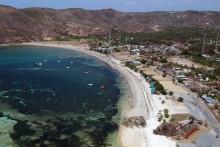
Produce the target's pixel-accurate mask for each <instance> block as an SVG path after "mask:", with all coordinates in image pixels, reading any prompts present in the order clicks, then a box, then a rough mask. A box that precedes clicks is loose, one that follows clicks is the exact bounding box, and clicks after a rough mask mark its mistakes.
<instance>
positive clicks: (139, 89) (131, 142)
mask: <svg viewBox="0 0 220 147" xmlns="http://www.w3.org/2000/svg"><path fill="white" fill-rule="evenodd" d="M24 45H36V46H47V47H57V48H65V49H71V50H75V51H80V52H82V53H86V54H88V55H91V56H94V57H96V58H98V59H100V60H102V61H103V62H105V63H107V64H108V65H110V66H111V67H112V68H113V69H115V70H117V71H118V72H119V73H120V74H121V75H122V76H123V77H124V78H125V80H126V81H127V84H128V86H129V89H127V90H126V93H129V94H131V99H130V101H129V104H128V105H129V106H125V107H126V109H127V110H122V112H123V113H122V116H121V117H122V118H125V117H126V118H128V117H132V116H144V117H145V119H146V120H147V119H148V118H149V117H150V110H149V109H150V108H149V107H148V106H150V104H149V101H148V98H147V93H146V91H145V90H144V89H145V88H146V83H144V81H145V79H144V78H143V77H142V76H141V75H140V74H137V73H135V72H134V71H132V70H130V69H129V68H127V67H124V66H123V65H122V64H121V63H120V61H119V60H116V59H113V58H111V57H108V56H106V55H103V54H100V53H97V52H93V51H90V50H88V46H86V45H70V44H58V43H47V42H46V43H45V42H35V43H24ZM129 94H127V95H129ZM122 109H123V108H122ZM119 140H120V141H119V142H120V143H121V145H120V146H123V147H134V146H137V144H140V145H138V146H139V147H141V146H146V136H145V129H144V128H128V127H125V126H123V125H121V126H120V129H119Z"/></svg>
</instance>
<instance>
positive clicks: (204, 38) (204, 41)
mask: <svg viewBox="0 0 220 147" xmlns="http://www.w3.org/2000/svg"><path fill="white" fill-rule="evenodd" d="M205 43H206V33H205V34H204V37H203V43H202V52H203V53H206V51H205Z"/></svg>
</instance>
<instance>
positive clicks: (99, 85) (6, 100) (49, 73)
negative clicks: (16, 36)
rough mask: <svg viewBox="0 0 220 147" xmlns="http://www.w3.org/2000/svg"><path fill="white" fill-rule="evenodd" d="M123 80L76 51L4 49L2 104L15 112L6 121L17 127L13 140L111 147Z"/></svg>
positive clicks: (0, 69) (1, 59)
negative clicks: (118, 82) (108, 140)
mask: <svg viewBox="0 0 220 147" xmlns="http://www.w3.org/2000/svg"><path fill="white" fill-rule="evenodd" d="M119 79H120V77H119V75H118V74H117V72H116V71H114V70H112V69H111V68H110V67H109V66H108V65H106V64H105V63H103V62H102V61H99V60H98V59H95V58H93V57H90V56H88V55H85V54H82V53H79V52H76V51H71V50H65V49H57V48H48V47H30V46H28V47H27V46H26V47H21V46H20V47H10V48H9V47H8V48H0V103H2V104H5V105H8V106H10V107H8V108H10V109H7V110H1V113H0V117H1V116H7V117H8V118H9V119H13V120H16V121H17V124H16V125H15V126H14V133H11V134H10V136H11V137H12V139H13V141H14V142H15V143H16V144H18V145H19V146H27V147H29V146H30V145H31V146H37V145H38V146H58V147H68V146H71V147H75V146H76V147H79V146H85V147H86V146H95V147H96V146H97V147H98V146H110V145H111V143H110V142H106V138H107V136H108V135H109V134H110V133H113V132H114V131H116V130H117V129H118V124H117V122H115V121H113V117H114V116H115V115H117V113H118V106H117V103H118V100H119V97H120V92H121V91H120V89H119V87H118V84H117V81H119ZM15 110H16V111H15ZM15 112H16V113H17V114H13V113H15ZM6 114H7V115H6Z"/></svg>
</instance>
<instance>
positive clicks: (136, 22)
mask: <svg viewBox="0 0 220 147" xmlns="http://www.w3.org/2000/svg"><path fill="white" fill-rule="evenodd" d="M110 26H118V28H119V29H120V30H123V31H127V32H153V31H162V30H164V29H165V28H167V27H201V28H206V27H208V28H218V29H220V13H219V12H197V11H186V12H149V13H124V12H118V11H115V10H112V9H105V10H84V9H63V10H55V9H46V8H27V9H16V8H13V7H8V6H0V43H11V42H25V41H31V40H35V41H38V40H43V39H45V38H54V37H56V36H61V35H63V34H66V33H68V34H73V35H81V36H84V35H88V34H94V33H103V32H106V31H107V30H108V29H109V27H110Z"/></svg>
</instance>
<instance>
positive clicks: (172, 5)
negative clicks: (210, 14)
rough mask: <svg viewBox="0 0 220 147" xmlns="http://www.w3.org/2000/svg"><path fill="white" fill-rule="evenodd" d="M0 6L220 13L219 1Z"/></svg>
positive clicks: (45, 0)
mask: <svg viewBox="0 0 220 147" xmlns="http://www.w3.org/2000/svg"><path fill="white" fill-rule="evenodd" d="M0 5H6V6H12V7H15V8H31V7H38V8H52V9H68V8H81V9H86V10H101V9H114V10H117V11H122V12H155V11H220V1H219V0H179V1H176V0H169V1H166V0H109V1H103V0H92V1H91V0H80V1H79V0H76V1H70V0H63V1H58V0H28V1H23V0H0Z"/></svg>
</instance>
